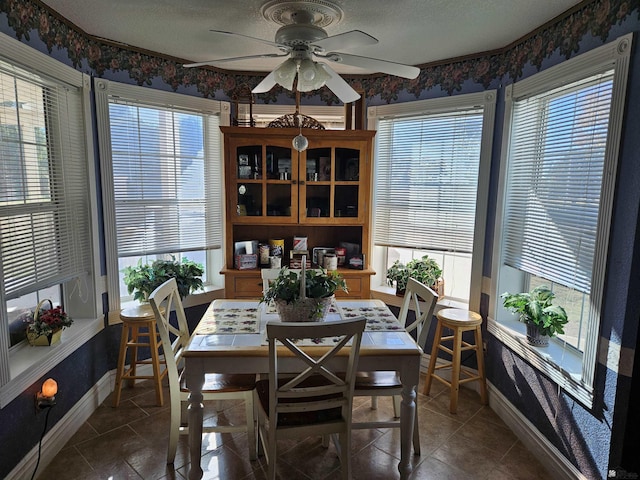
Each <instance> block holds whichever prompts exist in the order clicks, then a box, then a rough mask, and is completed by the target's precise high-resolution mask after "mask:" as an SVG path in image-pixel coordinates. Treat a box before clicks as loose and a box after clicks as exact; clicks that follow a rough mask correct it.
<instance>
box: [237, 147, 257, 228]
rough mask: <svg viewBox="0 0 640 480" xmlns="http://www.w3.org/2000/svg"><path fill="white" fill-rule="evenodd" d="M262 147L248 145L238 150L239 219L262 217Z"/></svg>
mask: <svg viewBox="0 0 640 480" xmlns="http://www.w3.org/2000/svg"><path fill="white" fill-rule="evenodd" d="M262 172H263V168H262V146H261V145H247V146H241V147H238V148H237V149H236V155H235V177H236V188H235V196H236V199H237V201H236V210H237V215H238V216H239V217H259V216H261V215H262V183H261V182H260V180H261V179H262Z"/></svg>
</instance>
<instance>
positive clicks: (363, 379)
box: [355, 372, 402, 390]
mask: <svg viewBox="0 0 640 480" xmlns="http://www.w3.org/2000/svg"><path fill="white" fill-rule="evenodd" d="M370 388H375V389H396V388H402V382H401V381H400V375H398V372H356V381H355V389H356V390H367V389H370Z"/></svg>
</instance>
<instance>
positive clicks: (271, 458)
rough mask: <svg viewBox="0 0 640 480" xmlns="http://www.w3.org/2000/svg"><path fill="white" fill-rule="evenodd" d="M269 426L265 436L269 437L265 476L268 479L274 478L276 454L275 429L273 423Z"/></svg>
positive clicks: (273, 479)
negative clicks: (266, 473)
mask: <svg viewBox="0 0 640 480" xmlns="http://www.w3.org/2000/svg"><path fill="white" fill-rule="evenodd" d="M269 422H271V419H269ZM269 427H270V428H269V432H268V433H267V436H268V437H269V441H268V442H267V443H268V445H267V450H268V453H267V462H268V463H269V472H268V475H267V478H268V479H269V480H276V457H277V455H278V449H277V443H276V442H277V440H276V429H275V425H270V426H269Z"/></svg>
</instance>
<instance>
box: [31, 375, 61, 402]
mask: <svg viewBox="0 0 640 480" xmlns="http://www.w3.org/2000/svg"><path fill="white" fill-rule="evenodd" d="M56 393H58V383H57V382H56V381H55V380H54V379H53V378H47V379H46V380H45V381H44V383H43V384H42V389H41V390H40V391H39V392H38V393H36V409H37V410H42V409H44V408H50V407H53V406H54V405H55V404H56Z"/></svg>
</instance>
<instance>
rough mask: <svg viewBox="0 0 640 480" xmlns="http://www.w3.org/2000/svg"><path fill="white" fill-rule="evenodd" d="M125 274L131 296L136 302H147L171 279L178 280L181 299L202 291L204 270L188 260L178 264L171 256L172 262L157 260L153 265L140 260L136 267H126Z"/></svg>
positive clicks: (185, 259)
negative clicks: (152, 293)
mask: <svg viewBox="0 0 640 480" xmlns="http://www.w3.org/2000/svg"><path fill="white" fill-rule="evenodd" d="M123 273H124V283H125V285H126V286H127V290H128V292H129V294H130V295H131V294H133V298H134V300H140V301H142V302H146V301H147V299H148V298H149V295H150V294H151V292H153V291H154V290H155V289H156V288H157V287H159V286H160V285H162V284H163V283H164V282H166V281H167V280H169V279H170V278H175V279H176V283H177V284H178V293H179V294H180V297H181V298H185V297H186V296H187V295H189V294H190V293H191V292H194V291H196V290H198V289H201V288H202V278H201V277H202V275H203V274H204V268H203V266H202V265H200V264H199V263H196V262H193V261H191V260H189V259H187V258H183V259H182V262H178V261H177V260H176V259H175V257H173V256H171V260H155V261H154V262H153V263H151V264H148V263H145V264H143V263H142V259H140V260H139V261H138V264H137V265H136V266H135V267H125V268H124V269H123Z"/></svg>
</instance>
